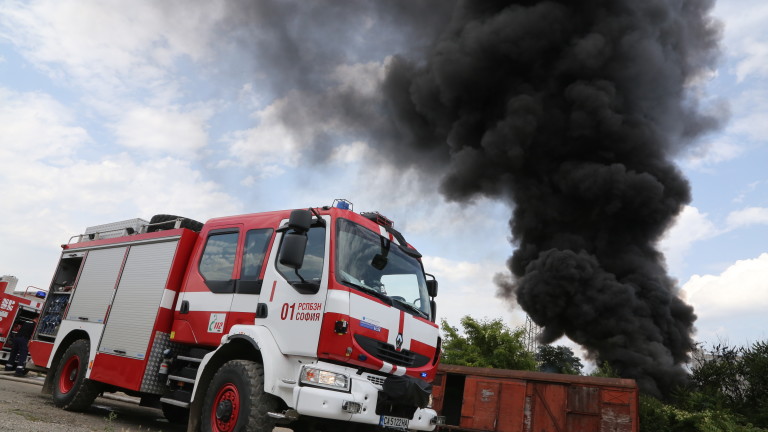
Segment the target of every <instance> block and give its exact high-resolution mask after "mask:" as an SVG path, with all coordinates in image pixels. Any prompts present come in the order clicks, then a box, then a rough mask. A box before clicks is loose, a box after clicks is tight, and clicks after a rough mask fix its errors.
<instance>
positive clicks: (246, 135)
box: [224, 99, 303, 173]
mask: <svg viewBox="0 0 768 432" xmlns="http://www.w3.org/2000/svg"><path fill="white" fill-rule="evenodd" d="M286 103H288V101H287V100H286V99H283V100H278V101H276V102H275V103H273V104H272V105H269V106H268V107H266V108H264V109H263V110H260V111H259V112H257V113H256V114H255V118H256V120H257V121H258V123H259V124H258V125H257V126H255V127H253V128H250V129H246V130H240V131H235V132H232V133H230V134H228V135H227V136H226V137H225V138H224V141H225V142H227V143H228V144H229V152H230V155H231V156H232V157H233V160H231V161H229V163H232V164H235V165H240V166H243V165H245V166H247V165H252V166H255V167H257V168H259V169H262V170H263V169H268V170H270V172H277V173H280V172H282V168H283V167H294V166H296V164H297V163H298V161H299V157H300V156H301V149H302V142H303V140H302V139H301V138H300V137H298V136H297V135H296V132H295V131H294V130H291V129H289V128H288V126H287V125H286V124H285V123H284V122H283V120H282V118H281V115H282V114H281V110H282V109H283V108H284V105H285V104H286Z"/></svg>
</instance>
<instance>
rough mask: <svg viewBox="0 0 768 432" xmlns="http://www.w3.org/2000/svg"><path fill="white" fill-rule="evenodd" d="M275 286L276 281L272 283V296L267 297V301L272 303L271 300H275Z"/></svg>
mask: <svg viewBox="0 0 768 432" xmlns="http://www.w3.org/2000/svg"><path fill="white" fill-rule="evenodd" d="M276 286H277V281H274V282H272V294H270V295H269V301H270V303H271V302H272V299H274V298H275V287H276Z"/></svg>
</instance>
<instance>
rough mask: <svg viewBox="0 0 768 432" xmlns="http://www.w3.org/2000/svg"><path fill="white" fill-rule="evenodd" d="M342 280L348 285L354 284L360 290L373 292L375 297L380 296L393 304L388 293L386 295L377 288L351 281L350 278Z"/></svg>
mask: <svg viewBox="0 0 768 432" xmlns="http://www.w3.org/2000/svg"><path fill="white" fill-rule="evenodd" d="M341 281H342V282H344V283H345V284H347V285H350V286H353V287H355V288H357V289H359V290H360V291H364V292H366V293H368V294H373V295H374V296H375V297H378V298H380V299H382V300H384V301H385V302H386V303H387V304H389V305H391V304H392V299H391V298H390V297H389V296H388V295H386V294H384V293H381V292H378V291H376V290H375V289H373V288H371V287H367V286H365V285H360V284H358V283H355V282H352V281H349V280H346V279H342V280H341Z"/></svg>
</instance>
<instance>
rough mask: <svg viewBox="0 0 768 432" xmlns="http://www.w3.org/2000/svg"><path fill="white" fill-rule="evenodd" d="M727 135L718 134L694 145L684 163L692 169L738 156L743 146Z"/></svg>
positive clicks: (705, 167)
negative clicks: (716, 136)
mask: <svg viewBox="0 0 768 432" xmlns="http://www.w3.org/2000/svg"><path fill="white" fill-rule="evenodd" d="M735 141H736V140H734V139H732V138H730V137H729V136H723V135H721V136H719V137H718V138H717V139H716V140H712V141H708V142H705V143H702V144H700V145H698V146H696V147H694V148H693V149H692V150H691V151H690V152H689V153H688V154H687V155H686V159H685V164H686V165H687V166H688V167H690V168H692V169H707V168H709V167H711V166H713V165H717V164H719V163H722V162H726V161H729V160H732V159H735V158H737V157H739V156H740V155H741V154H742V153H744V147H743V146H742V145H740V144H737V142H735Z"/></svg>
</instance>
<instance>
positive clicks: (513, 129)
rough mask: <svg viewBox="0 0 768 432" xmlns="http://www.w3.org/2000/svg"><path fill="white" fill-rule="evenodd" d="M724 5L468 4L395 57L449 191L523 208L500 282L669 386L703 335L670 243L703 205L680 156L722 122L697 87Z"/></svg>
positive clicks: (527, 306) (560, 329)
mask: <svg viewBox="0 0 768 432" xmlns="http://www.w3.org/2000/svg"><path fill="white" fill-rule="evenodd" d="M712 6H713V2H712V1H709V0H644V1H637V0H613V1H598V0H592V1H587V0H582V1H516V2H513V1H500V0H466V1H463V2H460V3H459V4H458V6H457V8H456V11H455V13H454V15H453V18H452V21H451V24H450V26H449V28H448V29H447V31H446V32H445V33H444V34H443V35H442V37H441V38H440V39H439V40H438V42H437V43H436V44H435V45H434V47H433V49H432V50H431V51H430V53H429V56H428V58H427V60H426V62H425V63H421V64H419V63H414V62H410V61H405V60H397V61H395V62H393V63H392V65H391V69H390V70H389V74H388V76H387V79H386V81H385V84H384V88H385V91H386V95H387V99H388V101H389V102H390V105H389V107H390V109H391V113H392V115H393V118H394V119H395V124H396V125H397V127H398V129H399V130H400V131H401V132H402V133H403V137H404V139H403V140H402V141H401V144H403V145H404V146H405V147H406V148H407V151H408V152H409V153H411V154H415V155H417V156H418V155H420V156H422V157H421V158H417V159H416V160H418V161H424V160H425V159H428V160H429V162H428V166H429V167H431V169H433V170H435V171H436V172H438V173H439V174H440V175H442V176H443V177H442V178H443V181H442V192H443V193H444V194H445V195H446V196H447V197H448V198H450V199H453V200H458V201H463V200H468V199H471V198H473V197H476V196H486V197H493V198H497V199H503V200H506V201H508V202H509V203H511V204H513V205H514V215H513V217H512V219H511V221H510V227H511V231H512V235H513V239H514V243H515V244H516V246H517V247H516V249H515V251H514V254H513V256H512V257H511V258H510V259H509V261H508V267H509V269H510V270H511V272H512V274H513V275H514V278H497V282H498V284H499V286H500V291H499V293H500V295H501V296H503V297H506V298H515V299H516V300H517V302H518V303H519V304H520V305H521V306H522V307H523V309H524V310H525V311H526V312H527V313H528V314H529V315H530V316H531V318H532V319H533V320H534V321H535V322H536V323H537V324H538V325H540V326H542V327H543V333H542V335H541V341H542V342H544V343H548V342H553V341H554V340H556V339H558V338H559V337H561V336H563V335H566V336H568V337H569V338H570V339H571V340H573V341H575V342H577V343H579V344H581V345H582V346H583V347H585V348H586V349H587V351H588V352H589V354H590V355H592V356H593V357H594V358H596V359H597V360H599V361H601V362H608V363H609V364H610V365H611V366H612V367H613V368H614V369H616V370H617V371H618V372H619V373H620V374H621V375H622V376H624V377H631V378H635V379H637V380H638V382H639V384H640V386H641V388H642V389H644V390H645V391H647V392H651V393H653V394H656V395H662V394H665V393H667V392H668V391H669V390H670V389H671V388H672V387H673V386H675V385H677V384H681V383H683V382H684V380H685V377H686V376H687V374H686V373H685V370H684V369H683V367H682V366H681V364H682V363H684V362H686V361H687V360H688V358H689V357H688V356H689V353H690V351H691V350H692V349H693V347H694V343H693V341H692V332H693V330H694V327H693V325H694V321H695V319H696V316H695V314H694V311H693V309H692V308H691V307H690V306H689V305H687V304H685V303H684V302H683V301H682V300H681V299H680V298H679V297H678V296H677V294H678V288H677V286H676V282H675V281H674V280H672V279H671V278H670V277H669V276H668V274H667V272H666V269H665V264H664V259H663V256H662V254H661V253H660V252H659V250H658V248H657V242H658V240H659V238H660V236H661V235H662V234H663V233H664V231H665V230H666V229H667V228H668V227H669V225H670V224H671V222H672V221H673V219H674V218H675V216H676V215H677V214H678V213H679V212H680V211H681V209H682V207H683V206H684V205H685V204H686V203H688V202H689V201H690V188H689V185H688V183H687V181H686V180H685V178H684V177H683V176H682V175H681V173H680V171H679V170H678V169H677V168H676V166H675V165H674V164H673V162H671V160H670V158H671V157H672V156H673V155H675V154H676V153H677V152H678V151H679V150H681V149H682V148H683V147H685V146H686V145H688V144H690V143H692V142H693V140H694V139H695V138H697V137H699V136H701V135H702V134H704V133H706V132H708V131H711V130H712V129H713V128H715V127H717V126H718V124H719V121H718V119H716V118H714V117H712V116H708V115H705V114H703V113H702V112H701V111H702V110H701V109H700V108H699V106H698V100H697V97H696V94H694V92H692V91H690V89H691V88H692V87H691V86H692V85H693V84H694V83H695V82H696V80H697V79H700V78H701V77H702V75H703V74H705V73H706V72H708V71H709V70H710V68H711V67H713V65H714V62H715V60H716V57H717V42H718V40H719V35H720V30H719V26H718V24H717V23H716V22H715V21H713V19H712V18H711V17H710V16H709V12H710V10H711V8H712ZM425 163H426V162H425Z"/></svg>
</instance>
